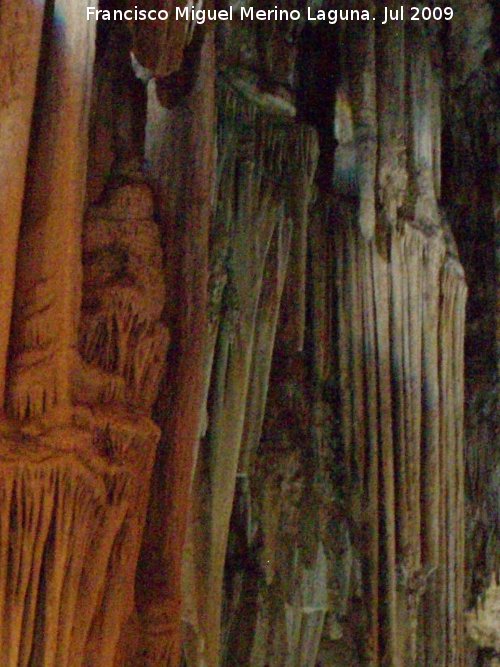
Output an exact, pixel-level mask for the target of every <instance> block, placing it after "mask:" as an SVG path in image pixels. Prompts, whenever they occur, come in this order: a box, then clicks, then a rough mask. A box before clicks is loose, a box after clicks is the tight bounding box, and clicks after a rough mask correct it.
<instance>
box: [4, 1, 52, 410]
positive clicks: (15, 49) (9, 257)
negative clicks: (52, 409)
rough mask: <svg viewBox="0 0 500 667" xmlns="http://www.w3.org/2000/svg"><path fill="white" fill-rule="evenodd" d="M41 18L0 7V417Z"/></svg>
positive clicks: (18, 4)
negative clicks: (0, 208) (0, 206)
mask: <svg viewBox="0 0 500 667" xmlns="http://www.w3.org/2000/svg"><path fill="white" fill-rule="evenodd" d="M43 14H44V2H39V3H34V2H32V0H9V1H7V2H2V5H1V7H0V62H1V63H2V65H1V66H0V155H1V156H2V160H1V162H0V199H1V201H2V202H4V203H3V212H2V220H1V223H0V412H1V411H2V410H3V403H4V394H5V371H6V361H7V348H8V342H9V334H10V323H11V314H12V300H13V297H14V285H15V271H16V255H17V244H18V235H19V227H20V225H21V213H22V203H23V195H24V182H25V175H26V162H27V159H28V145H29V138H30V128H31V116H32V113H33V102H34V99H35V87H36V76H37V70H38V61H39V55H40V38H41V34H42V24H43Z"/></svg>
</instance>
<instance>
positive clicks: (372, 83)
mask: <svg viewBox="0 0 500 667" xmlns="http://www.w3.org/2000/svg"><path fill="white" fill-rule="evenodd" d="M363 8H364V6H363ZM372 10H373V4H372ZM347 48H348V49H349V51H348V77H349V79H348V80H349V88H350V98H351V102H352V108H353V118H354V138H355V145H356V171H357V178H358V187H359V214H358V215H359V226H360V229H361V231H362V233H363V236H364V237H365V238H366V239H367V240H368V241H369V240H370V239H371V238H373V235H374V233H375V225H376V211H375V206H376V179H377V147H378V121H377V96H376V95H377V81H376V55H375V28H374V26H373V25H372V22H369V23H368V24H366V25H365V24H364V23H357V24H355V25H354V27H353V28H351V30H350V31H349V40H348V45H347Z"/></svg>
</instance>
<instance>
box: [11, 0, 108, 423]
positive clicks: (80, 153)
mask: <svg viewBox="0 0 500 667" xmlns="http://www.w3.org/2000/svg"><path fill="white" fill-rule="evenodd" d="M85 7H86V3H85V2H84V0H71V1H69V2H68V1H67V0H58V1H56V2H55V4H54V6H53V8H52V13H51V15H50V16H48V17H47V21H46V25H45V32H44V43H46V52H45V53H44V59H43V61H42V64H41V67H40V75H39V81H38V95H37V100H36V115H35V118H34V125H33V133H32V139H31V145H30V167H29V173H28V179H27V182H26V195H25V201H24V213H23V224H22V229H21V236H20V242H19V253H18V266H17V283H16V294H15V311H14V317H13V323H12V343H11V345H12V365H11V369H10V371H11V372H10V380H9V386H8V393H7V401H8V408H9V412H10V414H11V415H12V416H14V417H16V418H19V419H24V418H27V417H29V418H33V417H37V416H41V415H44V414H47V413H48V412H50V411H51V410H52V409H54V408H58V409H61V410H63V411H64V410H65V409H67V408H68V407H69V406H70V403H71V397H70V393H71V392H70V376H71V369H72V365H73V355H74V351H75V348H76V337H77V321H78V315H79V305H80V283H81V276H80V272H81V270H80V254H81V248H80V238H81V233H82V217H83V205H84V193H85V177H86V161H87V131H88V112H89V105H90V97H91V87H92V68H93V62H94V40H95V23H94V22H92V21H86V20H85Z"/></svg>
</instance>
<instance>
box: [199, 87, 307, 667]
mask: <svg viewBox="0 0 500 667" xmlns="http://www.w3.org/2000/svg"><path fill="white" fill-rule="evenodd" d="M219 95H220V102H219V114H220V115H219V160H220V164H221V165H223V166H224V178H223V180H222V181H221V182H220V184H219V188H218V214H217V215H218V217H220V220H221V221H222V224H223V225H224V227H225V228H226V229H227V234H228V236H229V246H228V253H229V255H228V260H227V261H228V285H227V287H226V290H228V289H230V290H231V291H232V293H233V294H234V297H233V304H237V309H236V311H232V310H231V306H230V307H229V309H227V310H225V311H223V313H222V314H221V322H220V325H219V333H218V341H217V348H216V349H217V352H216V363H215V365H214V368H213V370H212V380H211V390H210V394H209V403H208V405H209V420H208V424H209V428H208V431H207V436H206V445H205V447H207V450H206V451H205V452H203V451H202V452H200V455H201V456H202V457H206V460H207V470H208V471H209V480H210V485H209V488H210V498H211V499H210V502H211V508H210V511H209V512H208V515H207V525H206V529H207V530H208V531H209V534H210V542H209V544H210V548H209V565H208V569H207V572H206V574H205V575H204V576H206V577H208V580H207V581H206V582H205V584H204V585H205V586H206V589H207V593H205V595H206V596H207V597H206V599H205V601H204V603H203V607H204V608H202V610H201V616H202V618H203V621H202V624H204V625H205V632H206V636H207V642H208V664H210V665H215V664H217V655H218V651H219V626H220V621H221V595H222V577H223V571H224V560H225V551H226V544H227V535H228V528H229V519H230V512H231V506H232V500H233V494H234V484H235V478H236V472H237V466H238V459H239V453H240V450H241V444H242V438H244V437H245V436H244V427H245V417H246V415H247V414H248V415H249V417H250V414H249V413H247V410H250V411H251V410H254V409H257V410H258V409H259V408H258V406H257V405H255V408H254V406H253V405H252V403H250V404H247V398H248V399H249V400H251V401H254V400H255V399H256V398H257V397H258V396H259V395H260V396H265V394H266V387H267V382H268V375H269V354H270V353H271V351H272V338H273V330H275V328H276V318H277V309H278V306H279V295H280V290H281V289H282V287H280V282H281V284H282V282H283V272H284V271H285V270H286V267H287V263H288V248H289V247H290V245H289V241H288V240H287V238H289V236H290V232H291V233H292V235H293V231H291V230H290V226H292V229H293V227H297V229H298V230H299V233H298V234H297V236H296V238H297V241H296V244H297V251H296V252H297V254H296V256H297V262H295V263H294V267H297V268H300V272H299V275H298V276H297V278H295V276H293V277H292V281H295V280H298V289H297V290H296V291H294V292H293V294H294V295H296V298H297V299H298V302H299V310H298V313H299V318H298V320H297V324H296V327H297V328H298V332H295V331H293V330H291V333H292V334H293V335H294V336H296V333H298V335H299V340H300V336H301V333H300V332H301V327H302V326H303V324H301V322H303V318H304V314H303V312H304V311H303V306H301V305H300V304H301V303H302V304H303V303H304V301H303V296H300V290H301V289H302V290H303V284H304V279H303V272H304V268H301V265H303V262H304V248H305V246H304V240H305V239H304V234H305V233H306V229H307V227H306V221H307V217H306V212H307V201H308V199H309V196H310V192H309V188H310V187H311V185H312V177H313V174H314V165H315V159H316V157H317V155H316V144H315V137H314V133H313V131H312V130H308V129H307V128H302V127H301V126H295V125H294V124H292V123H290V121H289V120H288V118H287V116H286V115H285V116H284V115H283V111H282V110H281V107H280V105H279V104H275V105H274V109H273V106H271V107H270V108H269V107H267V105H266V99H267V98H266V99H265V100H262V99H261V98H260V97H259V94H258V93H257V92H256V91H255V89H254V90H252V89H251V88H250V90H246V89H245V91H243V90H242V89H241V87H240V85H239V81H238V80H237V79H236V80H235V79H234V76H231V75H230V76H229V78H225V79H224V80H221V81H220V84H219ZM263 105H264V106H263ZM285 108H286V107H285ZM304 202H305V203H304ZM249 229H253V232H252V237H253V240H252V241H251V244H250V245H249V242H248V230H249ZM273 239H274V240H273ZM292 243H293V242H292ZM266 266H267V268H266ZM280 273H281V276H280V275H279V274H280ZM268 280H270V282H267V281H268ZM273 281H277V282H275V284H274V286H273V284H272V283H273ZM301 285H302V287H300V286H301ZM226 294H228V292H226ZM232 308H233V309H234V305H233V306H232ZM233 313H234V314H233ZM295 321H296V320H295V319H294V322H295ZM256 323H259V331H262V327H265V328H266V329H267V330H268V332H269V334H270V340H266V342H265V348H266V350H267V351H266V356H267V361H266V360H265V359H262V360H260V361H259V358H258V354H259V352H260V350H259V349H257V348H256V345H258V344H259V342H258V341H259V338H256V337H255V335H256ZM260 340H262V341H263V338H261V339H260ZM292 344H293V343H292ZM252 359H254V365H253V366H252ZM252 378H253V379H252ZM250 387H252V391H254V392H256V393H255V394H254V397H252V398H251V397H250V396H249V388H250ZM258 414H259V413H257V415H258ZM260 419H262V415H261V417H260ZM252 429H254V430H255V432H254V433H253V434H249V435H248V440H247V444H246V447H248V450H247V451H246V453H245V455H244V459H248V455H249V453H251V452H250V447H252V446H255V443H256V442H258V438H259V429H260V427H259V424H258V423H256V424H253V425H252ZM199 567H201V565H200V566H199ZM208 581H209V582H210V583H208Z"/></svg>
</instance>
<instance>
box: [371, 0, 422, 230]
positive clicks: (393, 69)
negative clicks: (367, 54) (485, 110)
mask: <svg viewBox="0 0 500 667" xmlns="http://www.w3.org/2000/svg"><path fill="white" fill-rule="evenodd" d="M400 7H401V4H400V3H397V2H396V1H395V0H393V1H391V2H389V3H386V4H385V5H384V4H383V3H378V9H379V11H382V9H383V8H385V11H394V10H396V11H398V10H399V11H400V9H399V8H400ZM404 25H405V24H404V23H403V22H401V21H389V22H388V23H387V24H386V25H381V24H378V25H377V28H378V29H377V39H376V58H377V118H378V125H379V127H378V145H379V153H378V174H377V183H378V199H379V201H380V204H381V207H382V215H383V216H384V222H385V223H386V224H388V225H390V226H392V227H394V226H395V225H396V224H397V221H398V209H399V208H401V206H402V204H403V200H404V197H405V194H406V186H407V175H406V145H405V111H406V109H405V93H406V85H405V84H406V81H405V78H406V77H405V74H406V72H405V28H404ZM417 103H420V101H419V102H417Z"/></svg>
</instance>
